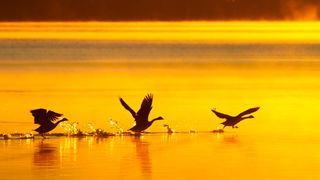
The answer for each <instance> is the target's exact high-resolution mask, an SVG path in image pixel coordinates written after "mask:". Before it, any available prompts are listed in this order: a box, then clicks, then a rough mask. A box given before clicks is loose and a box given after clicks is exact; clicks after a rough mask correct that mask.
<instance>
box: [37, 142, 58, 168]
mask: <svg viewBox="0 0 320 180" xmlns="http://www.w3.org/2000/svg"><path fill="white" fill-rule="evenodd" d="M59 159H60V158H59V149H58V148H57V147H55V146H54V145H52V144H49V143H45V142H44V141H41V142H40V143H39V144H37V145H36V147H35V150H34V154H33V164H34V165H35V166H37V167H41V168H52V167H55V166H57V165H59V162H58V161H59Z"/></svg>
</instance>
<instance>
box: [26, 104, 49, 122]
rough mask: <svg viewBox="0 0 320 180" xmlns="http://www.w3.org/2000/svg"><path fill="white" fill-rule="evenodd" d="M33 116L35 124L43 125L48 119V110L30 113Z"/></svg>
mask: <svg viewBox="0 0 320 180" xmlns="http://www.w3.org/2000/svg"><path fill="white" fill-rule="evenodd" d="M30 112H31V114H32V116H33V117H34V123H35V124H43V123H45V122H46V119H47V110H46V109H42V108H40V109H34V110H31V111H30Z"/></svg>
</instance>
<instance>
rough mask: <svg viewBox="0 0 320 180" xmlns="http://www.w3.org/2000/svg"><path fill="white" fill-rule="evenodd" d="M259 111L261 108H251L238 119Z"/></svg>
mask: <svg viewBox="0 0 320 180" xmlns="http://www.w3.org/2000/svg"><path fill="white" fill-rule="evenodd" d="M258 109H260V107H255V108H250V109H248V110H246V111H243V112H242V113H240V114H239V115H238V117H242V116H244V115H247V114H251V113H253V112H256V111H258Z"/></svg>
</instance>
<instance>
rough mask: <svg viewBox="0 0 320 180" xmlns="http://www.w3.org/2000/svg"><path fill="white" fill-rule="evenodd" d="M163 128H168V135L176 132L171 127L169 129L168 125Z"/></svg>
mask: <svg viewBox="0 0 320 180" xmlns="http://www.w3.org/2000/svg"><path fill="white" fill-rule="evenodd" d="M163 127H165V128H167V133H168V134H172V133H174V130H173V129H172V128H171V127H169V125H168V124H164V125H163Z"/></svg>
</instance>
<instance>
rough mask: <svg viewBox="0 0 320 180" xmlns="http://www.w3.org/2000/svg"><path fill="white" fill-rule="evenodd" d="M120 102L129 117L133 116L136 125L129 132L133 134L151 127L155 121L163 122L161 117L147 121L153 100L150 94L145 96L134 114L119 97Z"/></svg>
mask: <svg viewBox="0 0 320 180" xmlns="http://www.w3.org/2000/svg"><path fill="white" fill-rule="evenodd" d="M119 99H120V102H121V104H122V106H123V107H124V108H125V109H127V110H128V111H129V112H130V113H131V115H132V116H133V118H134V120H135V121H136V125H135V126H133V127H132V128H130V129H129V130H131V131H134V132H141V131H144V130H146V129H147V128H148V127H150V126H151V125H152V123H153V122H154V121H156V120H163V118H162V117H161V116H159V117H157V118H155V119H152V120H151V121H148V116H149V114H150V111H151V109H152V100H153V95H152V94H147V95H146V96H145V97H144V99H143V101H142V104H141V107H140V109H139V111H138V112H137V113H136V112H135V111H134V110H132V109H131V108H130V107H129V106H128V105H127V103H126V102H124V100H123V99H122V98H121V97H120V98H119Z"/></svg>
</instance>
